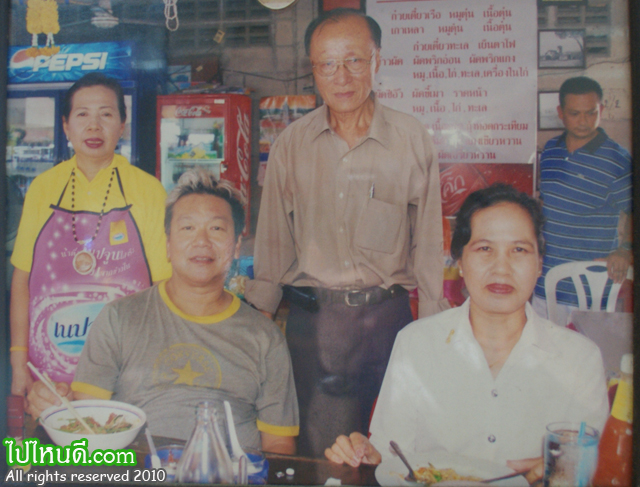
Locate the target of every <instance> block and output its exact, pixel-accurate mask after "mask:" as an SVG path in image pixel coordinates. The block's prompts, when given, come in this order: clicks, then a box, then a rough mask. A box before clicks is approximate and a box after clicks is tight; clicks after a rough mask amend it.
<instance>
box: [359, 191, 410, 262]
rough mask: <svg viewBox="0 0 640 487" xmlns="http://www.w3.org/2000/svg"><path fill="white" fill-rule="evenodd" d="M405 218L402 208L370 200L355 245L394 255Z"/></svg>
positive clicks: (361, 218) (361, 220) (362, 217)
mask: <svg viewBox="0 0 640 487" xmlns="http://www.w3.org/2000/svg"><path fill="white" fill-rule="evenodd" d="M404 217H405V212H404V211H403V208H402V207H400V206H398V205H392V204H391V203H385V202H384V201H380V200H376V199H374V198H370V199H369V200H368V202H367V206H366V208H365V209H364V212H363V213H362V216H361V217H360V221H359V222H358V226H357V227H356V234H355V238H354V244H355V245H356V246H358V247H360V248H362V249H366V250H374V251H376V252H385V253H387V254H390V253H392V252H393V251H394V250H395V249H396V246H397V243H398V236H399V233H400V227H401V226H402V221H403V219H404Z"/></svg>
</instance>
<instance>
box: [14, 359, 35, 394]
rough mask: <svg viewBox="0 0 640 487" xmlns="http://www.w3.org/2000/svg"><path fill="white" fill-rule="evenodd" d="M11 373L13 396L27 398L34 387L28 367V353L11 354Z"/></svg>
mask: <svg viewBox="0 0 640 487" xmlns="http://www.w3.org/2000/svg"><path fill="white" fill-rule="evenodd" d="M11 371H12V373H11V394H13V395H15V396H22V397H24V396H26V395H27V394H28V393H29V391H30V390H31V387H33V379H32V378H31V373H30V372H29V368H28V367H27V352H22V351H19V352H11Z"/></svg>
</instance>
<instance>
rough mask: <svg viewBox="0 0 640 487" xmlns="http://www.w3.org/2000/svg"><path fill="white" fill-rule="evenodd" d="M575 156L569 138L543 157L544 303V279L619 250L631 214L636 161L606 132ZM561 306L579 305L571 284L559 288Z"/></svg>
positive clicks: (553, 143) (539, 289)
mask: <svg viewBox="0 0 640 487" xmlns="http://www.w3.org/2000/svg"><path fill="white" fill-rule="evenodd" d="M598 131H599V133H598V135H596V137H595V138H594V139H593V140H591V141H589V143H587V144H585V145H584V146H582V147H581V148H579V149H578V150H576V151H574V152H572V153H569V151H568V150H567V145H566V141H565V138H566V132H565V133H564V134H562V135H560V136H558V137H555V138H553V139H551V140H550V141H549V142H547V144H546V145H545V148H544V150H543V151H542V155H541V157H540V196H541V198H542V201H543V212H544V216H545V218H546V222H545V225H544V232H543V233H544V238H545V240H546V242H547V253H546V255H545V257H544V261H543V271H542V276H541V277H540V278H539V279H538V283H537V284H536V289H535V293H536V295H537V296H539V297H541V298H544V297H545V294H544V276H545V275H546V274H547V271H548V270H549V269H550V268H551V267H554V266H557V265H559V264H564V263H565V262H573V261H583V260H594V259H597V258H601V257H606V256H607V255H608V254H609V253H611V251H613V250H615V249H616V248H617V247H618V220H619V214H620V212H621V211H624V212H625V213H630V212H631V184H632V183H631V156H630V155H629V152H627V150H626V149H624V148H623V147H622V146H620V145H619V144H617V143H616V142H614V141H613V140H611V139H610V138H609V137H608V136H607V134H606V133H605V132H604V130H602V129H601V128H599V129H598ZM556 297H557V300H558V303H561V304H567V305H571V306H577V305H578V299H577V297H576V292H575V288H574V286H573V284H572V283H571V281H561V282H559V283H558V287H557V293H556Z"/></svg>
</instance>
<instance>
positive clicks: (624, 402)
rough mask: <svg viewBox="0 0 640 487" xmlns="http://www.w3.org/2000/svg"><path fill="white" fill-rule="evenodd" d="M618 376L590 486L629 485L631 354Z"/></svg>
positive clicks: (631, 399)
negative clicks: (614, 395)
mask: <svg viewBox="0 0 640 487" xmlns="http://www.w3.org/2000/svg"><path fill="white" fill-rule="evenodd" d="M620 371H621V372H622V376H621V378H620V382H619V383H618V390H617V391H616V398H615V400H614V401H613V407H612V408H611V416H609V419H608V420H607V423H606V424H605V426H604V430H603V431H602V437H601V438H600V445H599V446H598V467H597V468H596V473H595V475H594V477H593V485H594V487H609V486H616V487H618V486H621V487H628V486H630V485H631V470H632V457H631V449H632V444H633V442H632V433H633V431H632V430H633V426H632V423H633V355H632V354H630V353H629V354H626V355H624V356H623V357H622V363H621V364H620Z"/></svg>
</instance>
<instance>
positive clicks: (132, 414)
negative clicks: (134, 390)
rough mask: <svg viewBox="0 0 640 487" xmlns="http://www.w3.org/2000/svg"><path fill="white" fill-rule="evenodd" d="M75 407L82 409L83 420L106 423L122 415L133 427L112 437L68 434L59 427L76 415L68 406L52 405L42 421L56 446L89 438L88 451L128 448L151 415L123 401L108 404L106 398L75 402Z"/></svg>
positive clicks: (113, 434) (109, 435)
mask: <svg viewBox="0 0 640 487" xmlns="http://www.w3.org/2000/svg"><path fill="white" fill-rule="evenodd" d="M71 404H72V405H73V407H74V408H76V409H77V410H78V412H79V413H80V416H82V417H83V418H85V417H87V416H91V417H92V418H93V419H95V420H96V421H98V422H99V423H100V424H105V423H106V421H107V419H108V418H109V414H111V413H116V414H122V415H123V416H124V419H125V420H126V421H128V422H129V423H131V424H133V426H132V427H131V428H130V429H128V430H127V431H121V432H119V433H109V434H94V435H90V434H87V433H68V432H66V431H61V430H60V429H59V428H60V427H61V426H64V425H66V424H68V423H69V421H68V420H70V419H73V415H72V414H71V413H70V412H69V410H68V409H67V408H66V407H64V406H51V407H50V408H47V409H45V410H44V411H43V412H42V414H41V415H40V422H41V424H42V426H43V427H44V429H45V430H46V431H47V433H48V434H49V437H50V438H51V439H52V440H53V442H54V443H55V444H56V445H60V446H67V445H71V442H72V441H76V440H80V439H82V438H87V440H88V450H89V452H93V450H96V449H100V450H106V449H110V450H116V449H121V448H125V447H126V446H128V445H129V444H130V443H131V442H132V441H133V440H134V439H135V437H136V436H137V435H138V432H139V431H140V428H142V426H143V425H144V424H145V422H146V421H147V415H146V414H145V413H144V411H143V410H142V409H140V408H137V407H135V406H132V405H131V404H126V403H124V402H119V401H106V400H103V399H86V400H82V401H72V402H71Z"/></svg>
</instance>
